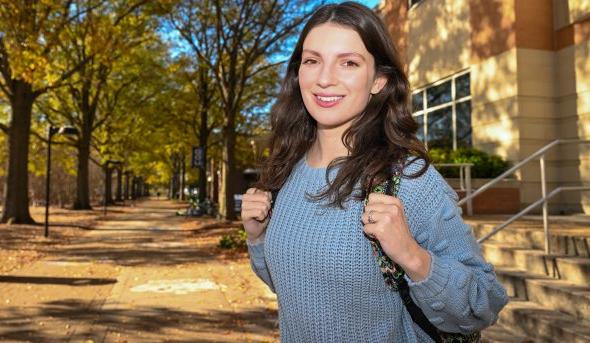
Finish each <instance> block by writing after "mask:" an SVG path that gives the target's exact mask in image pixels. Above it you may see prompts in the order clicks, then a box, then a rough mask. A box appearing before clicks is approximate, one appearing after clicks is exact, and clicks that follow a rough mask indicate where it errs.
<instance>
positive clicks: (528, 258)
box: [481, 241, 590, 286]
mask: <svg viewBox="0 0 590 343" xmlns="http://www.w3.org/2000/svg"><path fill="white" fill-rule="evenodd" d="M481 252H482V254H483V256H484V258H485V259H486V261H488V262H489V263H492V264H493V265H495V266H497V267H514V268H519V269H521V270H526V271H527V272H528V273H529V274H533V275H541V276H549V277H551V278H554V279H560V280H566V281H569V282H571V283H574V284H576V285H580V286H586V285H588V284H590V258H587V257H575V256H567V255H546V254H545V253H544V252H543V251H541V250H537V249H527V248H521V247H519V246H518V244H515V243H500V242H494V241H491V242H488V241H486V242H484V243H482V244H481Z"/></svg>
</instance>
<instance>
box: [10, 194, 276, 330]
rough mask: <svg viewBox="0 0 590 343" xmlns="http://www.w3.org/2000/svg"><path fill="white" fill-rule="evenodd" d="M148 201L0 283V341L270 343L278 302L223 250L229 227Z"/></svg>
mask: <svg viewBox="0 0 590 343" xmlns="http://www.w3.org/2000/svg"><path fill="white" fill-rule="evenodd" d="M177 206H178V205H175V204H174V203H171V202H167V201H155V200H152V201H145V202H142V203H140V204H139V205H138V206H137V207H135V208H121V207H119V208H118V209H116V210H115V211H111V212H110V214H109V216H108V217H107V218H104V219H103V220H102V221H100V222H99V223H98V225H96V229H95V230H91V231H82V230H81V235H80V237H79V238H76V239H74V240H73V242H71V243H70V244H67V245H57V246H55V245H48V248H47V251H46V253H47V255H46V256H45V257H44V258H43V259H41V260H38V261H36V262H34V263H32V264H30V265H28V266H26V267H24V268H21V269H19V270H17V271H14V272H12V273H10V274H9V275H2V276H0V340H2V341H33V342H273V341H277V335H278V332H277V323H276V298H275V297H274V295H273V294H272V293H271V292H270V291H268V288H267V287H266V286H265V285H264V284H263V283H262V282H261V281H260V280H258V279H257V278H256V276H255V275H254V274H253V273H252V272H251V270H250V266H249V264H248V260H247V258H246V254H245V253H237V254H228V253H225V252H223V251H221V250H220V249H219V248H217V247H216V244H217V242H218V240H219V237H220V235H221V234H222V233H226V232H228V230H229V229H228V228H227V226H226V227H220V226H219V225H215V222H214V221H213V220H211V219H208V220H201V221H199V222H195V220H187V219H186V218H182V217H177V216H175V215H174V213H175V211H176V210H177Z"/></svg>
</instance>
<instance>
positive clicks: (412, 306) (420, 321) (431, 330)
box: [398, 278, 442, 343]
mask: <svg viewBox="0 0 590 343" xmlns="http://www.w3.org/2000/svg"><path fill="white" fill-rule="evenodd" d="M398 291H399V295H400V297H401V298H402V302H403V303H404V306H405V307H406V310H408V312H409V313H410V317H412V320H413V321H414V323H416V324H417V325H418V326H419V327H420V328H421V329H422V331H424V332H425V333H426V334H427V335H428V336H430V338H432V340H433V341H435V342H436V343H442V339H441V337H440V333H439V331H438V329H437V328H436V327H435V326H434V325H432V323H431V322H430V321H429V320H428V318H426V315H424V312H422V309H420V307H418V305H416V303H415V302H414V300H412V297H411V296H410V286H408V282H407V281H406V279H404V278H401V279H400V280H398Z"/></svg>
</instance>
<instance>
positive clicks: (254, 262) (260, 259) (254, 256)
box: [246, 236, 276, 293]
mask: <svg viewBox="0 0 590 343" xmlns="http://www.w3.org/2000/svg"><path fill="white" fill-rule="evenodd" d="M246 244H247V245H248V254H249V255H250V266H251V267H252V270H253V271H254V273H255V274H256V275H257V276H258V277H259V278H260V280H262V281H264V283H265V284H267V285H268V287H270V290H271V291H272V292H273V293H276V292H275V288H274V285H273V283H272V279H271V277H270V272H269V271H268V266H267V265H266V259H265V258H264V236H263V237H261V238H259V239H257V240H256V241H255V242H250V241H246Z"/></svg>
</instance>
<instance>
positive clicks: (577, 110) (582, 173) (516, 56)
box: [379, 0, 590, 213]
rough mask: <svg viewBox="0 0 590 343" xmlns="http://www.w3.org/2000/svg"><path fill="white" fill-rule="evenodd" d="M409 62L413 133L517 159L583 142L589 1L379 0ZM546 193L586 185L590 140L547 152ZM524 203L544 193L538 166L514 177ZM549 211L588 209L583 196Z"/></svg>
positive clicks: (573, 195) (589, 69)
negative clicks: (417, 129) (415, 126)
mask: <svg viewBox="0 0 590 343" xmlns="http://www.w3.org/2000/svg"><path fill="white" fill-rule="evenodd" d="M379 13H380V14H381V16H382V18H383V19H384V21H385V23H386V24H387V26H388V29H389V31H390V33H391V35H392V37H393V39H394V42H395V44H396V46H397V48H398V49H399V51H400V53H401V55H402V58H403V59H404V63H405V64H406V67H407V71H408V75H409V78H410V82H411V86H412V90H413V97H412V103H413V107H414V115H415V117H416V120H417V121H418V122H419V123H421V124H422V128H423V129H422V130H420V132H419V135H420V136H421V137H422V138H423V139H424V140H425V141H426V142H427V143H428V144H429V146H432V145H447V146H450V147H454V148H456V147H458V146H463V145H466V146H473V147H476V148H480V149H482V150H484V151H487V152H489V153H494V154H498V155H500V156H502V157H504V158H505V159H507V160H509V161H512V162H518V161H522V160H523V159H525V158H526V157H528V156H530V155H531V154H533V153H534V152H536V151H537V150H538V149H540V148H542V147H543V146H545V145H547V144H549V143H550V142H552V141H554V140H555V139H576V140H578V139H582V140H583V139H590V0H485V1H482V0H384V1H382V3H381V5H380V6H379ZM546 160H547V161H546V165H547V174H546V176H547V180H548V190H549V191H550V190H552V189H554V188H555V187H558V186H572V185H585V186H590V144H567V145H559V146H558V147H556V148H553V149H552V150H551V151H550V153H548V155H547V156H546ZM515 176H516V178H517V179H518V181H519V184H520V186H519V187H520V198H521V203H522V206H524V205H526V204H530V203H532V202H534V201H536V200H537V199H539V198H540V197H541V182H540V177H541V173H540V167H539V162H536V161H535V162H531V163H529V164H528V165H527V166H526V167H524V168H523V169H521V170H520V171H519V172H518V173H517V174H516V175H515ZM550 209H551V211H552V212H554V213H555V212H565V213H577V212H585V213H590V192H567V193H562V194H561V195H559V196H558V197H557V198H555V199H554V200H553V201H552V202H551V205H550Z"/></svg>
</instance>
